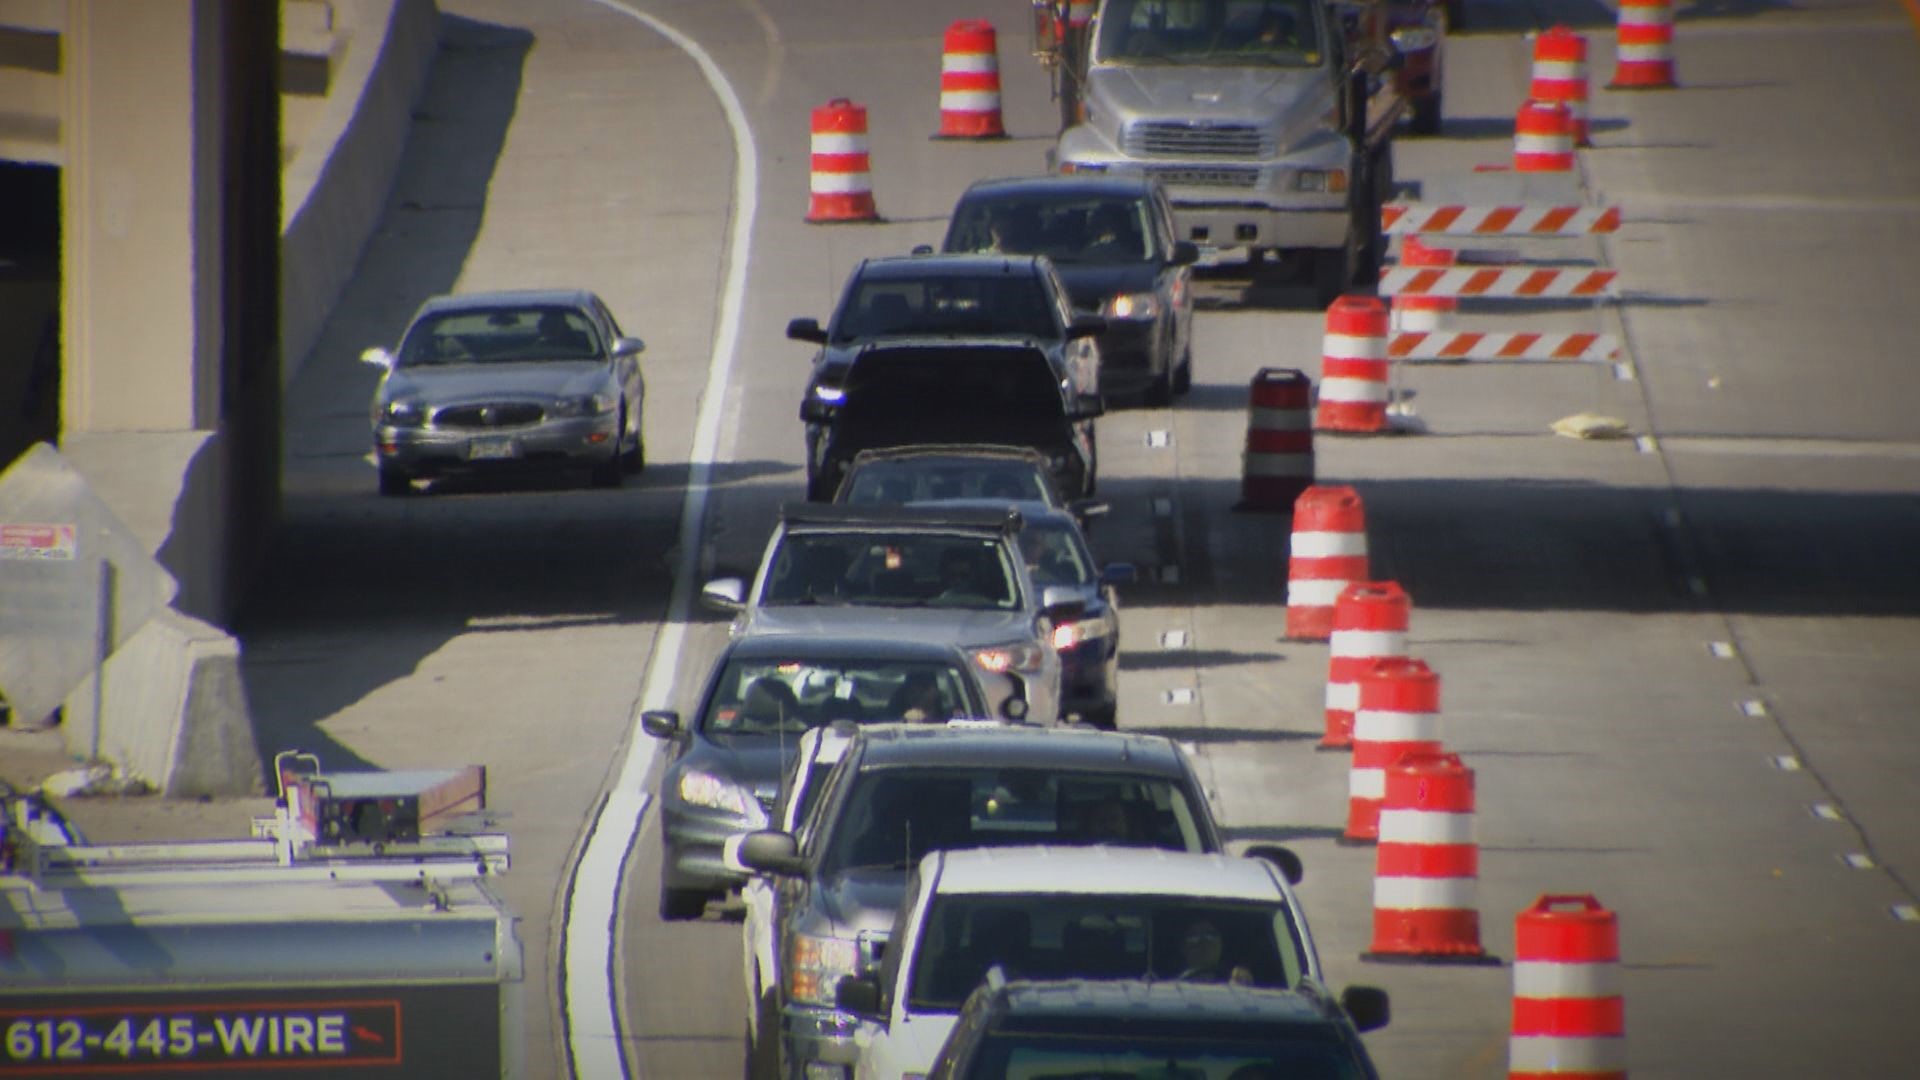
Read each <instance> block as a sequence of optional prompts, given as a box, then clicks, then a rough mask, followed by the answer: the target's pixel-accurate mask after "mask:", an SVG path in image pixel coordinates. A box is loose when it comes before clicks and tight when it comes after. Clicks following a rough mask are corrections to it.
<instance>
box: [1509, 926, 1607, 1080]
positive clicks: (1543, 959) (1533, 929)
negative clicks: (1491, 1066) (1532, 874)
mask: <svg viewBox="0 0 1920 1080" xmlns="http://www.w3.org/2000/svg"><path fill="white" fill-rule="evenodd" d="M1513 936H1514V947H1513V1039H1512V1041H1511V1042H1510V1043H1508V1047H1507V1067H1508V1073H1507V1075H1508V1077H1509V1078H1510V1080H1553V1078H1558V1080H1568V1078H1572V1077H1577V1078H1579V1080H1625V1077H1626V1075H1627V1040H1626V1031H1627V1025H1626V1003H1625V998H1624V996H1623V995H1622V994H1621V986H1620V925H1619V921H1618V920H1617V919H1616V918H1615V917H1614V914H1613V912H1611V911H1608V910H1607V909H1606V908H1604V907H1602V906H1601V905H1600V902H1599V901H1598V900H1595V899H1594V898H1593V897H1591V896H1551V895H1549V896H1542V897H1540V899H1538V900H1535V901H1534V902H1533V906H1532V907H1529V908H1527V909H1526V910H1525V911H1522V912H1521V913H1520V914H1519V916H1518V918H1516V919H1515V920H1514V935H1513Z"/></svg>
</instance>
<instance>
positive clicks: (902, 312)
mask: <svg viewBox="0 0 1920 1080" xmlns="http://www.w3.org/2000/svg"><path fill="white" fill-rule="evenodd" d="M838 318H839V321H838V322H837V323H836V324H835V325H834V328H833V337H834V340H835V341H852V340H854V339H855V338H867V337H889V336H903V335H922V334H930V335H941V334H964V335H969V336H978V335H1017V336H1020V337H1036V338H1057V337H1059V336H1060V328H1059V327H1058V326H1057V325H1055V319H1054V314H1053V309H1052V305H1051V304H1050V303H1049V302H1048V298H1047V292H1046V287H1045V286H1044V285H1042V284H1041V282H1040V278H1039V276H1038V275H1036V274H1033V273H1031V272H1027V271H1017V272H1013V273H1005V274H1002V273H995V274H992V275H986V274H967V275H955V274H948V275H937V274H929V275H928V276H926V277H892V276H889V277H885V278H868V279H863V280H862V281H860V282H859V284H857V285H856V286H855V287H854V289H853V293H852V295H851V296H849V297H848V298H847V300H846V302H845V303H844V304H843V305H842V306H841V309H840V313H839V316H838Z"/></svg>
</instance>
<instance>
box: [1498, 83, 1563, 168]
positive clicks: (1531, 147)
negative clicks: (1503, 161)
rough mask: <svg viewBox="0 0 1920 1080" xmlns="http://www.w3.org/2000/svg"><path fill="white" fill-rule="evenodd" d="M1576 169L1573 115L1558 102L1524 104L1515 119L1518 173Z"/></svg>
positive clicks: (1514, 134)
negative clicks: (1574, 161) (1574, 165)
mask: <svg viewBox="0 0 1920 1080" xmlns="http://www.w3.org/2000/svg"><path fill="white" fill-rule="evenodd" d="M1572 169H1573V114H1572V113H1569V112H1568V111H1567V107H1566V106H1565V105H1563V104H1561V103H1560V102H1558V101H1534V100H1533V99H1531V98H1529V99H1527V100H1526V101H1523V102H1521V103H1520V111H1519V112H1518V113H1517V114H1515V116H1514V119H1513V171H1514V172H1568V171H1571V170H1572Z"/></svg>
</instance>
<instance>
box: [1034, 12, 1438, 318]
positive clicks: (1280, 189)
mask: <svg viewBox="0 0 1920 1080" xmlns="http://www.w3.org/2000/svg"><path fill="white" fill-rule="evenodd" d="M1049 7H1057V3H1051V0H1036V13H1037V18H1036V26H1038V27H1040V30H1039V32H1037V34H1036V41H1037V42H1038V44H1037V46H1036V53H1037V54H1038V55H1039V56H1040V58H1041V60H1042V62H1043V63H1045V64H1047V65H1048V66H1050V67H1052V68H1053V69H1054V71H1055V73H1056V85H1057V86H1058V87H1059V89H1060V91H1061V93H1062V95H1063V97H1067V98H1070V99H1071V100H1070V103H1069V104H1067V105H1065V106H1063V108H1062V116H1063V122H1064V123H1066V124H1067V125H1068V126H1066V127H1065V129H1064V130H1063V131H1062V132H1061V134H1060V138H1059V142H1058V144H1057V145H1056V146H1055V148H1054V151H1053V160H1052V165H1053V167H1054V168H1055V169H1057V170H1058V171H1059V172H1062V173H1082V172H1093V173H1147V174H1149V175H1151V176H1153V177H1155V178H1156V179H1158V180H1159V181H1160V182H1161V183H1162V184H1163V185H1164V186H1165V187H1166V189H1167V194H1168V195H1169V197H1170V198H1171V200H1172V203H1173V209H1174V218H1175V224H1176V227H1177V228H1178V230H1179V235H1180V238H1181V239H1183V240H1192V241H1193V242H1194V243H1196V244H1198V245H1200V246H1201V247H1202V248H1203V249H1207V248H1211V249H1216V250H1220V249H1245V250H1246V251H1248V253H1249V257H1250V259H1251V260H1252V261H1254V262H1256V263H1257V262H1259V261H1261V260H1262V259H1264V258H1265V256H1267V255H1268V254H1270V253H1271V254H1280V255H1285V256H1291V257H1293V258H1292V261H1293V262H1294V263H1295V264H1296V265H1297V264H1298V263H1300V262H1302V261H1304V262H1305V263H1306V266H1307V268H1308V269H1309V271H1310V273H1311V274H1312V277H1313V281H1314V283H1315V286H1316V288H1317V289H1318V291H1319V293H1320V295H1321V297H1322V299H1323V300H1326V299H1331V298H1332V297H1333V296H1334V295H1337V294H1339V293H1340V292H1342V291H1344V290H1346V289H1348V288H1350V287H1353V286H1355V285H1369V284H1371V283H1372V281H1373V277H1374V275H1376V274H1377V272H1378V256H1379V249H1380V234H1379V205H1380V203H1381V202H1382V201H1383V200H1384V199H1385V197H1386V196H1387V194H1388V192H1389V191H1390V189H1391V184H1392V141H1391V140H1392V133H1393V129H1394V126H1395V124H1396V122H1397V121H1398V120H1399V118H1400V116H1401V114H1402V113H1403V112H1405V111H1406V110H1407V108H1408V102H1407V100H1406V97H1405V94H1404V92H1403V91H1402V90H1401V82H1400V80H1399V79H1397V78H1395V77H1394V73H1395V72H1396V71H1398V70H1399V69H1401V68H1402V67H1403V66H1404V65H1405V64H1406V63H1407V62H1408V59H1409V57H1408V56H1407V55H1406V54H1407V53H1408V52H1411V51H1413V50H1427V49H1432V48H1435V47H1436V46H1437V44H1438V42H1437V38H1436V36H1435V35H1433V34H1431V33H1428V34H1421V35H1411V34H1406V33H1396V32H1395V30H1394V27H1393V25H1392V21H1391V19H1390V17H1389V11H1388V5H1387V4H1386V3H1385V2H1384V0H1367V2H1343V3H1341V4H1339V5H1338V6H1329V5H1326V4H1324V3H1323V2H1322V0H1103V2H1102V3H1101V4H1100V6H1099V8H1098V10H1097V13H1096V14H1095V16H1094V18H1093V21H1092V24H1091V26H1090V27H1089V28H1087V29H1085V30H1082V31H1080V32H1078V33H1077V34H1076V33H1068V32H1059V31H1057V30H1051V29H1048V28H1047V27H1046V26H1043V25H1042V21H1043V20H1053V19H1054V18H1055V16H1054V15H1053V14H1051V13H1050V12H1049V13H1044V14H1043V13H1041V12H1042V9H1045V8H1049ZM1053 25H1054V26H1057V25H1058V24H1057V22H1055V23H1053ZM1396 39H1397V41H1396ZM1397 42H1404V43H1405V44H1406V45H1411V46H1412V47H1413V48H1412V49H1405V48H1400V47H1396V44H1397ZM1415 59H1417V60H1419V61H1421V62H1424V61H1425V60H1426V59H1427V57H1426V56H1424V55H1422V56H1418V57H1415Z"/></svg>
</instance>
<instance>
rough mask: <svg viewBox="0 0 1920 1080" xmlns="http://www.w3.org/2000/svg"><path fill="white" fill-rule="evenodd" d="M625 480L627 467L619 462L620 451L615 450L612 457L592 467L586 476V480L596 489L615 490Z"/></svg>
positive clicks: (622, 462)
mask: <svg viewBox="0 0 1920 1080" xmlns="http://www.w3.org/2000/svg"><path fill="white" fill-rule="evenodd" d="M626 478H627V466H626V463H625V462H624V461H622V460H621V454H620V451H618V450H615V451H614V454H613V456H612V457H610V458H608V459H607V460H605V461H603V462H601V463H600V464H598V465H595V466H594V467H593V470H592V471H591V472H589V473H588V474H587V480H588V482H589V483H591V484H592V485H593V486H594V487H597V488H617V487H619V486H620V484H621V482H622V481H624V480H626Z"/></svg>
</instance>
